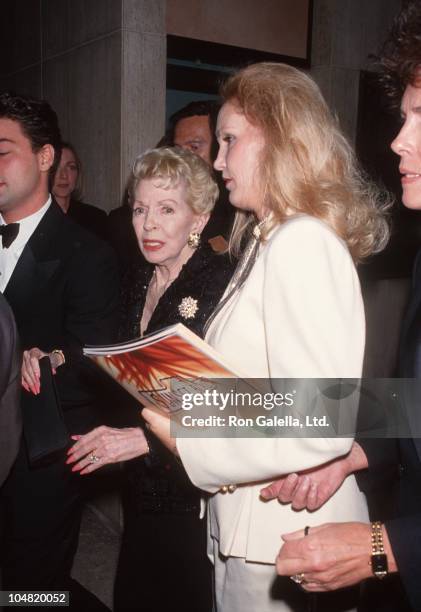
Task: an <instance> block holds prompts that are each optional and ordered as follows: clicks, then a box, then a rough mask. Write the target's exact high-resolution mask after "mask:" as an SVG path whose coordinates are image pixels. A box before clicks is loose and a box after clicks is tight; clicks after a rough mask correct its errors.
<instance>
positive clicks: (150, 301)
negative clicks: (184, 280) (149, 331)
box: [140, 268, 177, 336]
mask: <svg viewBox="0 0 421 612" xmlns="http://www.w3.org/2000/svg"><path fill="white" fill-rule="evenodd" d="M176 278H177V277H176V276H175V277H174V278H171V277H170V278H168V280H167V281H165V283H164V284H163V285H162V286H161V287H158V278H157V274H156V268H155V269H154V271H153V273H152V276H151V280H150V281H149V286H148V288H147V291H146V297H145V304H144V306H143V312H142V317H141V321H140V332H141V335H142V336H143V334H144V333H145V329H146V328H147V326H148V324H149V321H150V319H151V317H152V314H153V311H154V310H155V308H156V307H157V305H158V302H159V300H160V299H161V298H162V296H163V295H164V293H165V292H166V290H167V289H168V287H169V286H170V285H171V284H172V283H173V282H174V281H175V279H176Z"/></svg>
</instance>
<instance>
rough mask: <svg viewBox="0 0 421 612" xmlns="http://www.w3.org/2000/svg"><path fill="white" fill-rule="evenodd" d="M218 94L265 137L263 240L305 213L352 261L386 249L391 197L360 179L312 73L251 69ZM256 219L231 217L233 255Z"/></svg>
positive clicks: (270, 66)
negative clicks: (318, 222) (343, 245)
mask: <svg viewBox="0 0 421 612" xmlns="http://www.w3.org/2000/svg"><path fill="white" fill-rule="evenodd" d="M221 95H222V97H223V99H224V101H225V102H231V103H232V104H233V105H234V106H236V107H237V108H238V110H239V112H241V113H243V114H244V115H245V117H246V118H247V120H248V121H249V122H250V123H252V124H253V125H256V126H258V127H259V128H260V129H261V130H262V132H263V135H264V139H265V143H266V144H265V146H264V149H263V152H262V156H261V159H260V160H259V177H260V181H261V185H262V190H263V202H262V203H263V206H264V207H265V208H266V209H268V210H270V211H271V212H272V215H271V222H270V223H269V224H266V226H265V228H264V232H265V233H264V235H263V237H265V236H266V235H267V233H268V231H269V230H270V229H271V228H272V227H273V226H274V225H276V224H279V223H282V222H283V221H285V219H286V217H287V215H290V214H291V213H305V214H308V215H311V216H313V217H316V218H318V219H321V220H323V221H324V222H326V223H327V224H328V225H329V226H330V227H331V228H332V229H333V230H334V231H335V232H336V234H337V235H338V236H339V237H341V238H342V239H343V240H344V241H345V243H346V244H347V246H348V248H349V251H350V253H351V255H352V257H353V259H354V261H356V262H358V261H361V260H362V259H363V258H365V257H367V256H368V255H370V254H372V253H374V252H377V251H380V250H381V249H382V248H384V246H385V245H386V243H387V241H388V238H389V227H388V223H387V221H386V215H385V211H386V210H387V209H388V208H389V207H390V196H388V194H384V193H382V192H381V191H380V190H379V188H378V187H377V186H376V185H374V183H372V182H370V181H369V180H368V179H367V178H366V176H365V175H364V174H363V172H362V171H361V169H360V168H359V166H358V163H357V160H356V157H355V155H354V152H353V150H352V148H351V146H350V144H349V143H348V141H347V139H346V138H345V136H344V135H343V134H342V132H341V130H340V128H339V126H338V121H337V119H336V118H335V117H334V116H333V115H332V113H331V112H330V110H329V108H328V106H327V104H326V102H325V100H324V98H323V96H322V94H321V92H320V89H319V88H318V86H317V85H316V83H315V82H314V81H313V80H312V79H311V78H310V77H309V76H307V75H306V74H304V73H303V72H301V71H299V70H297V69H296V68H293V67H291V66H288V65H285V64H276V63H259V64H253V65H251V66H248V67H247V68H244V69H242V70H240V71H239V72H238V73H236V74H234V75H233V76H231V77H230V78H229V79H228V80H227V81H226V82H225V83H224V84H223V85H222V89H221ZM253 220H254V221H255V219H254V218H253V215H250V213H246V212H244V211H239V212H237V213H236V218H235V222H234V227H233V231H232V235H231V239H230V250H231V251H233V252H234V253H238V252H239V251H240V243H241V241H242V238H243V236H244V234H245V233H246V232H247V231H248V230H249V229H250V224H251V222H252V221H253Z"/></svg>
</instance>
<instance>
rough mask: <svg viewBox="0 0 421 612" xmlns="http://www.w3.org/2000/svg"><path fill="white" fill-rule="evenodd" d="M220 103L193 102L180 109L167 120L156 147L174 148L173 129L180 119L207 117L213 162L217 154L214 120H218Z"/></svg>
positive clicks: (207, 101) (214, 101)
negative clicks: (166, 127)
mask: <svg viewBox="0 0 421 612" xmlns="http://www.w3.org/2000/svg"><path fill="white" fill-rule="evenodd" d="M220 108H221V104H220V102H218V101H217V100H195V101H193V102H190V103H189V104H187V105H186V106H183V108H180V109H179V110H178V111H176V112H175V113H174V114H172V115H171V117H170V118H169V120H168V129H167V131H166V132H165V136H164V138H162V140H160V141H159V144H158V146H169V147H172V146H174V133H175V127H176V125H177V123H178V122H179V121H181V120H182V119H187V118H188V117H209V129H210V131H211V134H212V145H211V159H212V161H214V160H215V159H216V155H217V153H218V143H217V141H216V138H215V130H216V120H217V118H218V113H219V109H220Z"/></svg>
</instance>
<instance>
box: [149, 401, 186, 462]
mask: <svg viewBox="0 0 421 612" xmlns="http://www.w3.org/2000/svg"><path fill="white" fill-rule="evenodd" d="M142 417H143V418H144V419H145V421H146V422H147V424H148V426H149V429H150V431H151V432H152V433H153V434H154V435H155V436H156V437H157V438H159V439H160V440H161V442H162V444H165V446H166V447H167V448H168V449H169V450H170V451H171V452H172V453H173V454H174V455H177V456H178V452H177V446H176V444H175V439H174V438H172V437H171V428H170V425H171V421H170V418H169V417H170V414H169V413H168V416H167V415H165V414H163V413H162V412H157V411H156V410H154V409H153V408H149V407H147V406H146V407H145V408H143V410H142Z"/></svg>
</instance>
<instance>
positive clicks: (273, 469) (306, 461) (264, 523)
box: [177, 215, 368, 563]
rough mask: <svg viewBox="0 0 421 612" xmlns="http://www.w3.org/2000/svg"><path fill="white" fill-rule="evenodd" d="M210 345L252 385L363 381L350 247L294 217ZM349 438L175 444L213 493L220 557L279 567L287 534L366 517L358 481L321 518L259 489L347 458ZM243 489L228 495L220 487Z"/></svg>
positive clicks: (213, 531)
mask: <svg viewBox="0 0 421 612" xmlns="http://www.w3.org/2000/svg"><path fill="white" fill-rule="evenodd" d="M206 340H207V341H208V342H209V344H211V345H212V346H213V347H214V348H215V349H216V350H217V351H218V352H219V353H221V354H222V355H223V356H224V357H225V358H226V359H227V360H228V362H230V363H232V364H233V366H237V367H238V370H239V371H241V372H246V373H248V375H249V376H250V378H258V377H262V378H270V377H271V378H313V377H314V378H342V377H343V378H346V377H349V378H359V377H360V376H361V372H362V364H363V352H364V341H365V321H364V308H363V302H362V298H361V291H360V284H359V281H358V277H357V274H356V270H355V267H354V264H353V262H352V259H351V256H350V254H349V252H348V249H347V248H346V246H345V245H344V243H343V242H342V241H341V240H340V239H339V238H338V237H337V236H336V234H335V233H334V232H333V231H332V230H331V229H330V228H329V227H328V226H327V225H325V224H324V223H323V222H321V221H318V220H316V219H314V218H312V217H308V216H306V215H302V216H296V217H292V218H291V219H289V220H288V221H286V222H285V223H284V224H282V225H280V226H278V227H276V228H275V229H274V230H272V232H271V234H270V236H269V238H268V240H267V241H266V242H265V243H264V244H263V245H262V246H261V247H260V251H259V255H258V257H257V260H256V262H255V264H254V266H253V268H252V270H251V273H250V275H249V277H248V278H247V280H246V282H245V284H244V285H243V287H242V288H241V289H240V291H238V292H237V294H235V295H234V296H233V298H232V299H231V300H230V301H229V302H228V304H226V305H225V307H224V308H223V309H222V310H221V312H220V313H219V314H218V315H217V317H216V318H215V320H214V321H213V323H212V325H211V327H210V329H209V332H208V334H207V337H206ZM351 445H352V439H350V438H338V439H334V438H270V439H269V438H265V439H261V438H248V439H247V438H234V439H232V438H179V439H178V440H177V448H178V452H179V454H180V457H181V460H182V462H183V464H184V467H185V468H186V470H187V473H188V474H189V477H190V478H191V480H192V481H193V482H194V484H195V485H196V486H198V487H199V488H201V489H204V490H205V491H208V492H209V493H212V494H213V496H212V497H211V499H210V501H209V508H208V510H209V522H210V535H211V537H213V538H216V539H218V540H219V546H220V552H222V554H224V555H226V556H236V557H244V558H246V559H247V560H248V561H255V562H261V563H274V562H275V558H276V555H277V553H278V551H279V547H280V545H281V543H282V541H281V534H282V533H285V532H288V531H292V530H295V529H300V528H304V527H305V526H306V525H310V526H311V525H317V524H320V523H322V522H326V521H340V522H342V521H353V520H362V521H364V520H367V518H368V515H367V507H366V503H365V498H364V496H363V495H362V493H361V492H360V491H359V489H358V487H357V485H356V482H355V478H354V476H349V477H348V478H347V479H346V480H345V482H344V483H343V485H342V486H341V488H340V489H339V490H338V491H337V493H335V495H334V496H333V497H332V498H331V499H330V500H329V501H328V502H327V503H326V504H325V505H324V506H323V507H322V508H321V509H320V510H318V511H316V512H311V513H309V512H307V511H306V510H303V511H300V512H297V511H294V510H292V509H291V506H290V505H282V504H280V503H279V502H278V501H277V500H274V501H271V502H263V501H262V500H261V499H260V498H259V491H260V489H261V488H262V486H264V484H265V483H267V482H270V481H272V480H273V479H274V478H275V477H277V476H279V475H280V474H287V473H290V472H294V471H298V470H303V469H306V468H310V467H314V466H317V465H320V464H322V463H325V462H326V461H329V460H331V459H333V458H335V457H338V456H340V455H343V454H345V453H347V452H348V451H349V450H350V448H351ZM228 484H236V485H238V486H237V488H236V489H235V491H233V492H231V493H230V492H222V491H221V490H220V489H221V487H222V486H224V485H228Z"/></svg>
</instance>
